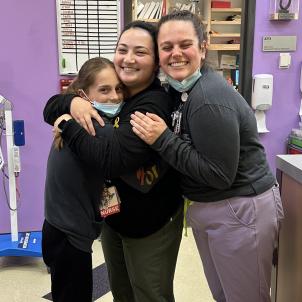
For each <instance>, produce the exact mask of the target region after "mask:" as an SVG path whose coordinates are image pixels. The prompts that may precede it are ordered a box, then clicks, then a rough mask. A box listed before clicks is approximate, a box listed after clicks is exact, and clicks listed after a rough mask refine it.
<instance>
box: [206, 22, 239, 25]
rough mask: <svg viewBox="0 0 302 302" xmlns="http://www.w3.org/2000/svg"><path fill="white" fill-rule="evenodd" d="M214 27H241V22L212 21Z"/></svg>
mask: <svg viewBox="0 0 302 302" xmlns="http://www.w3.org/2000/svg"><path fill="white" fill-rule="evenodd" d="M211 24H212V25H240V24H241V21H211Z"/></svg>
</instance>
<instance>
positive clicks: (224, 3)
mask: <svg viewBox="0 0 302 302" xmlns="http://www.w3.org/2000/svg"><path fill="white" fill-rule="evenodd" d="M211 7H212V8H230V7H231V1H211Z"/></svg>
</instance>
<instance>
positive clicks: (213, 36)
mask: <svg viewBox="0 0 302 302" xmlns="http://www.w3.org/2000/svg"><path fill="white" fill-rule="evenodd" d="M210 37H211V38H232V37H234V38H235V37H240V34H239V33H223V34H218V33H217V34H210Z"/></svg>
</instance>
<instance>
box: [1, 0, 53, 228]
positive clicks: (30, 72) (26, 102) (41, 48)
mask: <svg viewBox="0 0 302 302" xmlns="http://www.w3.org/2000/svg"><path fill="white" fill-rule="evenodd" d="M55 12H56V7H55V1H36V0H27V1H18V0H4V1H1V8H0V37H1V47H0V94H1V95H3V96H5V97H6V98H7V99H8V100H10V101H11V102H12V103H13V105H14V110H13V119H22V120H24V123H25V139H26V144H25V146H23V147H20V155H21V169H22V170H21V173H20V176H19V179H18V182H19V191H20V194H21V198H20V201H21V203H20V205H21V207H20V210H19V211H18V222H19V231H25V230H40V229H41V225H42V221H43V190H44V180H45V169H46V160H47V156H48V150H49V146H50V143H51V136H52V135H51V127H50V126H48V125H46V124H45V123H44V122H43V117H42V110H43V107H44V104H45V102H46V100H47V99H48V98H49V96H51V95H52V94H54V93H57V91H58V79H59V76H58V59H57V40H56V39H57V37H56V13H55ZM2 141H3V142H4V141H5V137H3V138H2ZM3 153H4V155H6V149H5V148H3ZM7 190H8V186H7ZM5 200H6V199H5V195H4V191H3V186H2V182H1V185H0V233H5V232H9V231H10V220H9V211H8V207H7V205H6V201H5Z"/></svg>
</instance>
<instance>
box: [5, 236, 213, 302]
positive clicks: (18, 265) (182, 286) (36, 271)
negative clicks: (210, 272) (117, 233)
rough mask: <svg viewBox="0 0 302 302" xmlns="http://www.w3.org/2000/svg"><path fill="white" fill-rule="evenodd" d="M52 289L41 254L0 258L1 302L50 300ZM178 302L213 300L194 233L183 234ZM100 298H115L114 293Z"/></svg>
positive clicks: (97, 259) (96, 258)
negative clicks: (29, 256)
mask: <svg viewBox="0 0 302 302" xmlns="http://www.w3.org/2000/svg"><path fill="white" fill-rule="evenodd" d="M93 250H94V253H93V262H94V267H97V266H99V265H100V264H102V263H103V262H104V258H103V254H102V250H101V245H100V242H98V241H95V243H94V247H93ZM49 291H50V276H49V274H48V273H47V270H46V267H45V266H44V264H43V261H42V260H41V259H40V258H26V257H2V258H0V301H1V302H43V301H44V302H47V301H49V300H46V299H44V298H42V297H43V296H45V295H46V294H48V293H49ZM175 296H176V302H213V301H214V300H213V299H212V298H211V294H210V292H209V289H208V286H207V283H206V280H205V277H204V275H203V271H202V266H201V261H200V259H199V255H198V252H197V250H196V246H195V243H194V239H193V235H192V233H191V232H190V230H189V236H188V237H183V239H182V243H181V249H180V253H179V257H178V263H177V267H176V275H175ZM96 301H97V302H112V295H111V293H110V292H109V293H107V294H106V295H104V296H102V297H101V298H99V299H98V300H96Z"/></svg>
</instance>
